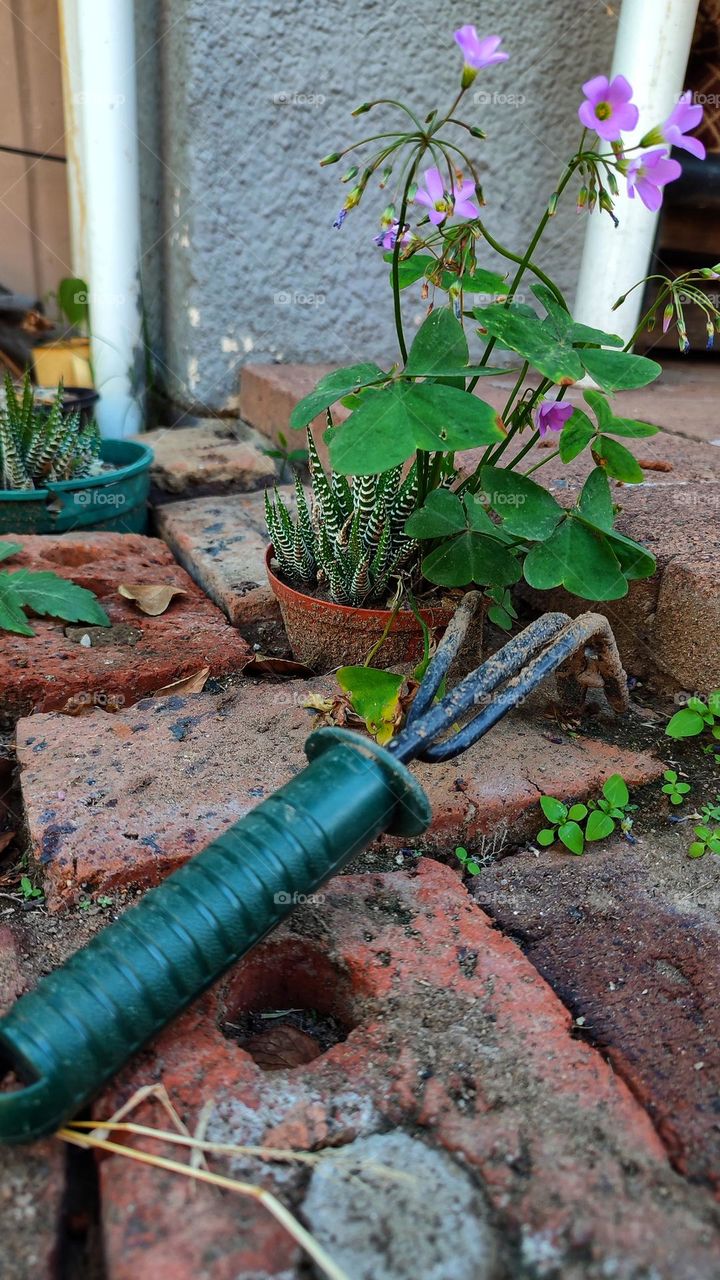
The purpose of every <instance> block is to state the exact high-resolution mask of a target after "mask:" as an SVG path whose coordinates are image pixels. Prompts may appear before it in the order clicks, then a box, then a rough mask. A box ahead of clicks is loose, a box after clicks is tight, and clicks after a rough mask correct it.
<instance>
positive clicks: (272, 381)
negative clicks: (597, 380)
mask: <svg viewBox="0 0 720 1280" xmlns="http://www.w3.org/2000/svg"><path fill="white" fill-rule="evenodd" d="M388 363H389V362H388ZM336 367H337V366H336V365H298V364H280V365H278V364H262V365H253V364H250V365H245V367H244V369H243V372H242V377H241V387H240V414H241V416H242V417H243V418H244V419H245V421H246V422H249V423H251V424H252V426H253V427H255V428H256V429H257V430H258V431H260V432H262V433H263V434H264V435H266V436H268V437H269V438H270V439H271V440H273V441H274V442H275V443H276V444H277V443H278V434H277V433H278V431H283V432H287V426H288V420H289V417H290V414H291V413H292V410H293V409H294V407H295V405H296V404H297V403H298V401H299V400H302V398H303V396H306V395H307V394H308V392H310V391H312V389H313V387H314V386H315V383H316V382H317V381H318V379H319V378H321V377H322V376H323V374H326V373H329V372H330V371H331V370H332V369H333V368H336ZM513 382H514V379H512V378H510V377H505V376H501V375H493V376H492V377H489V378H482V379H481V380H480V382H479V383H478V386H477V390H476V394H477V395H478V396H480V397H481V398H482V399H483V400H487V402H488V403H489V404H492V405H493V406H494V408H496V409H502V407H503V406H504V404H505V403H506V401H507V397H508V395H509V393H510V390H511V389H512V386H513ZM566 397H567V398H568V399H570V400H571V401H572V402H573V403H578V404H580V405H583V399H582V388H579V387H574V388H572V389H571V390H570V391H569V392H566ZM614 404H615V407H616V411H617V413H618V415H619V416H620V417H624V418H638V419H640V421H642V422H652V423H653V424H654V425H655V426H658V427H662V429H663V431H665V432H669V433H670V434H672V435H678V436H685V437H687V438H688V439H690V440H698V441H701V442H704V443H705V444H715V445H716V444H718V442H720V418H719V417H718V408H717V405H718V371H717V368H715V367H711V368H708V367H707V366H702V365H698V364H696V363H693V364H691V363H688V362H683V363H682V364H678V363H677V362H676V363H673V362H672V361H666V362H665V364H664V367H663V372H662V374H661V375H660V377H659V378H658V379H657V380H656V381H655V382H653V383H651V385H650V386H648V387H642V388H641V389H640V390H639V391H621V392H619V393H618V394H617V395H616V396H615V397H614ZM343 414H344V411H341V416H343Z"/></svg>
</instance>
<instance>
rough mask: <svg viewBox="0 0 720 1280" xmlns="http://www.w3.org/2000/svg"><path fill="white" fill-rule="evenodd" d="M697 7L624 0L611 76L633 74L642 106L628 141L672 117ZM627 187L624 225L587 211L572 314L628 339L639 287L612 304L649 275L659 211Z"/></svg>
mask: <svg viewBox="0 0 720 1280" xmlns="http://www.w3.org/2000/svg"><path fill="white" fill-rule="evenodd" d="M697 9H698V0H623V4H622V9H621V11H620V21H619V23H618V31H617V39H616V42H615V54H614V57H613V64H612V75H613V76H616V75H623V76H625V78H626V79H627V80H629V81H630V84H631V85H632V86H633V89H634V91H635V92H634V95H633V101H634V102H635V103H636V104H637V106H638V107H639V108H640V120H639V123H638V128H637V130H636V132H635V134H633V135H624V136H625V137H626V140H627V142H628V145H630V146H632V145H635V144H636V143H637V142H639V141H640V138H641V137H642V136H643V135H644V134H645V133H647V132H648V130H649V129H651V128H652V127H653V126H654V125H657V124H661V123H662V121H663V120H666V119H667V117H668V116H669V115H670V112H671V111H672V109H673V107H674V105H675V103H676V101H677V97H678V94H680V93H681V92H682V90H683V88H684V87H685V85H684V79H685V72H686V69H687V61H688V56H689V53H690V45H691V43H692V36H693V30H694V27H695V18H696V15H697ZM623 187H624V184H623V183H622V181H621V195H620V196H619V197H618V198H617V200H616V201H615V213H616V215H617V217H618V218H619V220H620V225H619V227H617V228H616V227H614V226H613V223H612V220H611V218H610V217H609V215H608V214H607V213H599V212H598V211H597V210H596V211H595V212H594V213H593V214H591V215H590V216H589V218H588V227H587V232H586V235H585V245H584V249H583V256H582V263H581V266H580V278H579V281H578V288H577V295H576V300H575V317H576V319H577V320H578V321H580V323H582V324H590V325H595V326H596V327H598V328H600V329H605V330H609V331H610V332H611V333H618V334H620V335H621V337H622V338H624V340H625V341H626V342H627V341H628V340H629V339H630V338H631V337H632V335H633V333H634V332H635V328H636V326H637V324H638V321H639V319H640V314H641V313H640V308H641V305H642V289H637V290H636V292H635V293H633V294H631V295H630V297H629V298H628V300H627V302H625V303H623V305H622V306H621V307H619V308H618V310H617V311H613V310H612V305H613V303H614V302H616V301H617V299H618V298H619V297H621V295H622V294H623V293H625V292H627V290H628V289H630V288H631V287H632V285H634V284H635V283H636V281H638V280H641V279H642V278H643V276H645V275H646V274H647V271H648V267H649V265H650V259H651V256H652V249H653V244H654V240H655V231H656V227H657V221H658V216H659V215H658V214H657V213H651V212H650V210H649V209H646V208H645V206H644V204H643V203H642V201H641V200H640V199H639V197H637V196H636V197H635V199H634V200H630V199H629V198H628V196H627V195H626V194H625V192H624V190H623Z"/></svg>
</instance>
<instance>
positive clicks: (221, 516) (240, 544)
mask: <svg viewBox="0 0 720 1280" xmlns="http://www.w3.org/2000/svg"><path fill="white" fill-rule="evenodd" d="M279 492H280V493H281V494H282V496H283V500H284V501H285V503H286V504H288V505H289V506H290V507H291V508H292V507H293V506H294V502H293V498H294V492H295V491H294V488H293V486H292V485H281V486H280V489H279ZM157 524H158V532H159V533H160V535H161V537H163V538H164V539H165V541H166V542H167V544H168V546H169V547H170V548H171V550H172V551H173V553H174V555H175V556H176V557H177V559H178V560H179V561H180V563H181V564H182V565H184V567H185V568H186V569H187V571H188V573H189V574H190V576H191V577H192V578H194V579H195V581H196V582H197V583H198V584H199V585H200V586H201V587H202V588H203V590H204V591H206V592H207V594H208V595H209V596H210V598H211V600H214V601H215V603H216V604H217V605H219V606H220V608H221V609H222V610H224V612H225V613H226V614H227V616H228V618H229V619H230V621H231V622H232V623H233V624H234V626H237V627H242V626H243V624H247V623H256V622H260V621H263V620H265V619H270V618H273V619H279V617H280V608H279V605H278V603H277V601H276V599H275V596H274V595H273V593H272V591H271V590H270V587H269V586H268V582H267V573H266V570H265V552H266V550H267V545H268V541H269V538H268V532H267V528H266V525H265V508H264V492H258V493H248V494H233V495H232V496H229V497H219V498H196V499H195V500H194V501H192V502H174V503H172V504H171V505H168V506H166V507H161V508H160V510H159V511H158V513H157Z"/></svg>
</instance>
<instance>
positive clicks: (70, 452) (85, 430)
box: [0, 374, 100, 490]
mask: <svg viewBox="0 0 720 1280" xmlns="http://www.w3.org/2000/svg"><path fill="white" fill-rule="evenodd" d="M62 400H63V388H62V384H61V385H60V386H59V387H58V392H57V395H56V397H55V400H54V401H53V404H52V407H51V408H50V410H49V411H47V410H43V409H39V408H38V407H37V405H36V404H35V400H34V396H33V389H32V384H31V382H30V378H29V376H28V375H27V374H26V375H25V380H24V383H23V390H22V396H21V397H18V395H17V394H16V391H15V387H14V386H13V382H12V379H11V378H10V376H9V374H6V375H5V404H4V405H2V406H0V489H9V490H28V489H42V487H43V485H44V484H45V483H46V481H48V480H79V479H81V478H82V477H83V476H87V475H89V474H90V473H91V472H92V469H93V466H94V464H95V462H96V459H97V457H98V453H99V450H100V433H99V431H98V428H97V426H96V424H95V423H94V422H91V423H89V425H88V426H83V425H82V423H81V420H80V414H79V413H78V412H77V411H76V412H74V413H63V408H62Z"/></svg>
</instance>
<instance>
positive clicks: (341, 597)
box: [265, 431, 418, 608]
mask: <svg viewBox="0 0 720 1280" xmlns="http://www.w3.org/2000/svg"><path fill="white" fill-rule="evenodd" d="M308 462H309V466H310V480H311V490H312V496H311V500H310V502H308V497H307V495H306V493H305V489H304V487H303V485H302V482H301V480H300V478H299V476H298V475H297V474H296V476H295V493H296V506H297V517H296V519H295V520H293V518H292V516H291V515H290V512H289V511H288V508H287V506H286V505H285V503H284V502H283V500H282V498H281V496H280V494H279V493H278V492H277V490H276V491H275V494H274V496H273V497H272V498H271V497H270V495H269V494H268V493H266V494H265V519H266V522H267V527H268V533H269V534H270V537H271V539H272V544H273V548H274V552H275V558H276V560H277V562H278V564H279V566H280V569H281V571H282V573H283V575H284V576H285V578H287V580H288V582H290V583H291V585H292V586H294V587H297V588H299V589H300V590H303V589H305V590H312V589H313V588H315V587H322V588H325V589H326V590H327V592H328V594H329V595H330V598H331V599H332V600H334V601H335V602H336V604H347V605H352V606H354V607H356V608H359V607H360V606H361V605H372V604H379V603H382V602H384V601H385V599H386V597H387V595H388V593H389V591H390V585H391V582H392V579H393V578H395V577H397V576H398V575H399V574H400V573H405V574H410V573H413V572H415V571H416V569H417V553H418V543H417V542H415V541H414V540H413V539H412V538H408V537H406V536H405V534H404V532H403V529H404V526H405V522H406V520H407V518H408V516H409V515H410V514H411V512H412V511H414V509H415V504H416V501H417V492H418V483H417V470H416V467H415V465H414V464H413V466H412V467H411V469H410V471H409V472H408V473H407V475H406V476H405V477H404V478H403V475H402V467H394V468H393V469H392V470H391V471H384V472H382V473H381V474H380V475H377V476H354V477H352V478H348V477H347V476H341V475H338V474H337V473H336V472H334V471H333V472H331V474H330V475H329V476H328V475H326V473H325V471H324V469H323V466H322V463H321V462H320V458H319V457H318V452H317V448H316V447H315V441H314V440H313V437H312V434H311V433H310V431H308Z"/></svg>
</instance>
